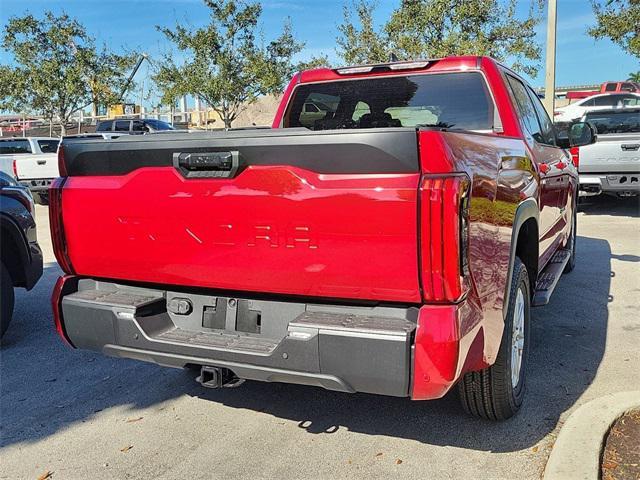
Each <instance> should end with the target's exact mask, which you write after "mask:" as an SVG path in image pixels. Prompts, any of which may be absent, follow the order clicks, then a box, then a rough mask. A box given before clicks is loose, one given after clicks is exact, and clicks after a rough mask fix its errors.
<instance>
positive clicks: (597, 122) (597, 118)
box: [585, 109, 640, 135]
mask: <svg viewBox="0 0 640 480" xmlns="http://www.w3.org/2000/svg"><path fill="white" fill-rule="evenodd" d="M585 121H587V122H590V123H591V124H593V125H594V126H595V127H596V128H597V129H598V134H600V135H606V134H608V133H640V109H633V110H631V111H623V110H621V111H615V112H597V111H596V112H589V113H587V114H586V115H585Z"/></svg>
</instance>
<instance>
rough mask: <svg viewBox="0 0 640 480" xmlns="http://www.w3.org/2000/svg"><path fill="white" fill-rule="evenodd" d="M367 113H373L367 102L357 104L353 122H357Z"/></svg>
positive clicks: (352, 117)
mask: <svg viewBox="0 0 640 480" xmlns="http://www.w3.org/2000/svg"><path fill="white" fill-rule="evenodd" d="M367 113H371V108H370V107H369V105H368V104H367V103H365V102H358V103H356V108H355V109H354V110H353V115H352V116H351V120H353V121H354V122H357V121H358V120H360V118H361V117H362V116H363V115H365V114H367Z"/></svg>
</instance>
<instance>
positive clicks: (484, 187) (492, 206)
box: [419, 131, 538, 364]
mask: <svg viewBox="0 0 640 480" xmlns="http://www.w3.org/2000/svg"><path fill="white" fill-rule="evenodd" d="M419 145H420V159H421V162H422V165H421V168H422V171H423V172H424V173H426V174H442V173H446V172H452V171H453V172H464V173H466V174H467V175H468V176H469V178H470V179H471V200H470V204H469V217H470V225H469V265H470V275H471V291H470V292H469V295H468V300H469V303H470V304H471V305H474V308H475V309H478V310H481V315H465V316H463V317H461V319H462V323H461V325H460V332H459V334H460V336H463V335H464V334H466V333H469V332H471V331H472V330H473V329H477V328H481V329H482V331H483V335H484V352H483V359H484V362H485V363H486V364H491V363H493V362H494V361H495V357H496V355H497V352H498V348H499V346H500V339H501V337H502V329H503V309H504V306H505V304H504V302H505V290H506V288H505V287H506V282H507V277H508V272H509V266H510V265H509V262H510V253H511V243H512V234H513V225H514V219H515V214H516V210H517V208H518V205H520V203H521V202H523V201H524V200H525V199H527V198H536V196H537V194H538V176H537V174H536V173H535V169H534V166H533V164H532V161H531V158H530V156H529V154H528V151H527V149H526V146H525V144H524V142H523V141H522V140H521V139H517V138H505V137H503V136H499V135H493V134H475V133H468V132H465V133H454V132H437V131H422V132H420V134H419Z"/></svg>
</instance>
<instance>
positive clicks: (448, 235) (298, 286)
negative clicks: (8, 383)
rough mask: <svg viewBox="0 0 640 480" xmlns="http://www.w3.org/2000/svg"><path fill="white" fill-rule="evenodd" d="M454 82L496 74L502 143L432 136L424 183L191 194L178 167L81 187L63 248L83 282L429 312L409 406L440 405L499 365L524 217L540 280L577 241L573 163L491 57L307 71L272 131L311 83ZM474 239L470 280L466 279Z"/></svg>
mask: <svg viewBox="0 0 640 480" xmlns="http://www.w3.org/2000/svg"><path fill="white" fill-rule="evenodd" d="M447 71H480V72H482V74H483V75H484V77H485V79H486V81H487V86H488V88H489V90H490V92H491V96H492V98H493V100H494V102H495V108H496V109H497V112H498V115H499V118H500V123H501V128H498V129H495V131H492V132H487V133H477V132H455V131H448V132H447V131H429V130H418V131H417V133H416V135H417V136H418V151H419V161H420V172H418V173H409V174H406V173H405V174H358V175H344V174H340V175H337V174H331V175H328V174H318V173H315V172H312V171H309V170H305V169H301V168H297V167H291V166H285V165H280V166H249V167H248V168H246V169H245V170H244V171H242V172H241V173H240V174H239V175H238V176H237V177H236V178H233V179H222V178H217V179H215V180H213V179H209V180H207V179H189V180H185V179H184V178H183V177H182V176H180V175H179V174H178V173H177V171H176V170H175V169H174V168H172V167H153V168H140V169H138V170H135V171H134V172H132V173H130V174H128V175H124V176H105V177H95V176H94V177H91V176H78V177H75V176H72V177H69V178H68V179H67V180H66V183H64V189H63V193H62V197H61V202H62V214H63V221H64V229H63V230H61V231H62V235H60V239H61V240H62V242H59V243H60V245H59V249H61V251H64V252H66V254H67V256H68V258H67V260H68V263H69V266H70V268H72V269H73V271H74V272H75V273H77V275H79V276H88V277H94V278H95V277H98V278H108V279H114V280H118V279H121V280H127V281H132V282H136V281H139V282H144V283H155V284H165V285H182V286H186V287H201V288H212V289H224V290H235V291H241V292H242V291H247V292H258V293H266V292H269V293H274V294H281V295H301V296H308V297H325V298H339V299H345V300H348V299H351V300H354V303H356V302H355V301H362V300H371V301H377V302H380V303H384V302H400V303H403V304H407V305H409V304H410V305H414V306H415V305H421V306H420V310H419V314H418V321H417V330H416V333H415V340H414V343H413V345H412V349H413V367H412V368H413V370H412V372H411V376H412V390H411V392H409V393H410V396H411V397H412V398H413V399H429V398H439V397H441V396H443V395H444V394H445V393H446V392H447V391H448V390H449V389H450V388H451V387H452V386H453V385H454V384H455V382H456V381H457V380H458V379H459V378H460V376H461V375H462V374H464V373H465V372H468V371H474V370H479V369H482V368H485V367H487V366H488V365H491V364H493V363H494V362H495V359H496V356H497V353H498V350H499V347H500V343H501V338H502V333H503V327H504V320H503V318H504V317H503V315H504V313H505V309H506V306H507V305H506V291H507V286H508V272H509V267H510V261H511V259H510V254H511V247H512V244H513V238H514V235H516V237H517V233H518V232H517V231H514V225H515V223H514V221H515V215H516V212H517V209H518V207H519V206H521V205H523V203H524V202H527V204H528V205H530V204H533V205H534V209H535V210H536V213H538V214H539V218H536V219H535V220H536V222H540V231H539V235H538V245H539V250H540V251H539V252H538V265H537V267H538V270H540V269H541V268H542V267H543V266H544V264H545V262H546V261H547V259H548V258H549V257H550V255H552V254H553V253H554V252H555V249H557V248H559V247H560V246H562V245H563V244H564V243H565V242H566V238H567V236H568V233H569V227H568V225H569V224H570V222H568V219H570V218H571V216H572V215H573V203H574V200H575V199H574V195H573V191H574V189H575V185H576V178H577V177H576V175H577V172H576V169H575V167H574V166H573V164H572V163H571V162H570V157H569V156H568V154H566V152H563V151H562V150H561V149H559V148H556V147H549V146H544V147H541V146H540V145H538V144H536V142H534V141H533V140H531V139H530V137H529V138H527V135H526V132H525V131H524V128H523V125H522V124H521V121H520V118H519V115H518V111H517V109H516V108H515V106H514V103H513V100H512V98H511V94H510V91H509V90H508V89H507V88H506V85H505V77H504V75H505V74H507V73H509V72H507V70H506V69H504V68H503V67H501V66H499V65H498V64H497V63H496V62H495V61H494V60H492V59H490V58H485V57H480V58H479V57H452V58H445V59H441V60H437V61H433V62H430V64H429V65H428V66H427V67H426V68H422V69H415V70H408V71H407V70H398V71H388V70H386V71H380V72H375V73H367V74H353V75H341V74H339V73H337V72H336V71H334V70H331V69H317V70H311V71H307V72H302V73H301V74H298V75H296V76H295V77H294V79H293V80H292V81H291V83H290V84H289V86H288V87H287V90H286V92H285V95H284V97H283V99H282V102H281V104H280V106H279V108H278V111H277V113H276V116H275V118H274V121H273V127H274V128H278V127H280V126H281V125H282V119H283V116H284V115H285V114H286V111H287V105H288V103H289V100H290V98H291V96H292V94H293V92H294V91H295V88H296V87H297V86H298V85H299V84H301V83H312V82H327V81H335V80H345V79H356V78H370V77H375V76H388V75H396V76H403V75H408V74H410V75H416V74H425V75H428V74H430V73H439V72H440V73H441V72H447ZM509 74H510V73H509ZM563 155H564V156H566V159H567V160H566V161H563V158H564V157H563ZM558 164H560V165H562V166H564V167H565V168H564V169H563V170H562V172H560V170H559V169H558ZM559 172H560V173H559ZM564 177H566V178H564ZM453 178H455V179H460V178H463V179H465V182H466V183H465V185H464V188H465V189H468V192H469V195H470V200H469V203H468V211H467V214H468V224H467V227H468V234H466V235H467V237H466V238H464V239H463V238H462V233H461V232H460V231H459V230H458V226H459V224H458V222H459V220H460V218H461V212H460V206H461V203H460V201H459V199H460V197H459V195H460V192H461V189H460V182H457V181H452V179H453ZM447 179H448V180H447ZM549 179H554V181H556V183H555V184H554V185H555V187H554V188H549V186H548V185H547V186H545V180H549ZM467 183H468V185H467ZM55 198H56V199H59V198H60V197H55ZM439 207H441V208H439ZM566 207H569V208H566ZM56 211H57V210H56ZM561 212H564V213H561ZM464 218H467V217H464ZM536 228H537V223H536ZM58 233H60V229H58ZM65 238H66V244H65V243H64V239H65ZM463 240H465V241H466V242H468V243H467V244H466V245H467V247H466V251H465V252H464V255H466V260H468V271H464V269H463V268H461V266H460V264H459V261H460V257H459V254H458V252H459V251H460V249H461V245H463V243H464V242H463ZM534 263H535V261H534ZM532 268H533V269H535V266H533V267H532ZM536 273H537V272H536ZM60 288H62V287H60ZM57 290H58V292H57V294H58V299H57V300H55V299H54V304H55V303H56V301H57V304H58V305H59V303H60V289H59V288H58V289H57ZM54 309H55V305H54Z"/></svg>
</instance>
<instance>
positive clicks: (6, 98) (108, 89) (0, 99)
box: [0, 12, 131, 134]
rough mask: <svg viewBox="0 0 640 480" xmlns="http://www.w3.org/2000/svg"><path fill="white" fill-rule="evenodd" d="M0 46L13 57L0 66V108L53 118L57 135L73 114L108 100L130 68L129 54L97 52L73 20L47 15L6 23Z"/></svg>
mask: <svg viewBox="0 0 640 480" xmlns="http://www.w3.org/2000/svg"><path fill="white" fill-rule="evenodd" d="M0 45H1V47H2V48H3V49H4V50H5V51H7V52H8V53H9V54H10V55H11V56H12V57H13V61H12V63H11V64H10V65H2V66H0V94H1V95H0V108H3V109H6V110H16V111H23V112H27V111H28V112H34V113H39V114H42V115H44V116H45V117H46V118H48V119H50V120H54V119H56V120H58V121H60V124H61V126H62V134H64V133H65V125H66V123H67V122H69V120H70V119H71V117H72V115H73V114H74V113H76V112H78V111H79V110H80V109H82V108H84V107H86V106H87V105H89V104H90V103H91V102H92V101H96V102H105V103H106V102H109V101H110V100H112V99H113V92H114V91H119V89H120V88H121V87H122V86H123V85H124V81H125V79H126V75H125V70H126V68H127V67H128V66H129V65H130V63H131V59H130V56H129V55H116V54H114V53H111V52H109V51H108V50H107V49H106V48H103V49H102V50H100V51H98V50H97V49H96V47H95V43H94V40H93V38H91V37H90V36H89V35H88V34H87V31H86V29H85V28H84V27H83V26H82V25H81V24H80V23H79V22H78V21H77V20H75V19H73V18H71V17H69V16H68V15H66V14H62V15H60V16H56V15H54V14H53V13H52V12H45V14H44V17H43V18H37V17H35V16H33V15H31V14H27V15H24V16H22V17H12V18H10V19H9V22H8V23H7V25H6V27H5V32H4V35H3V37H2V43H1V44H0ZM92 80H94V81H95V83H94V89H93V90H92ZM96 86H100V88H95V87H96Z"/></svg>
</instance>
